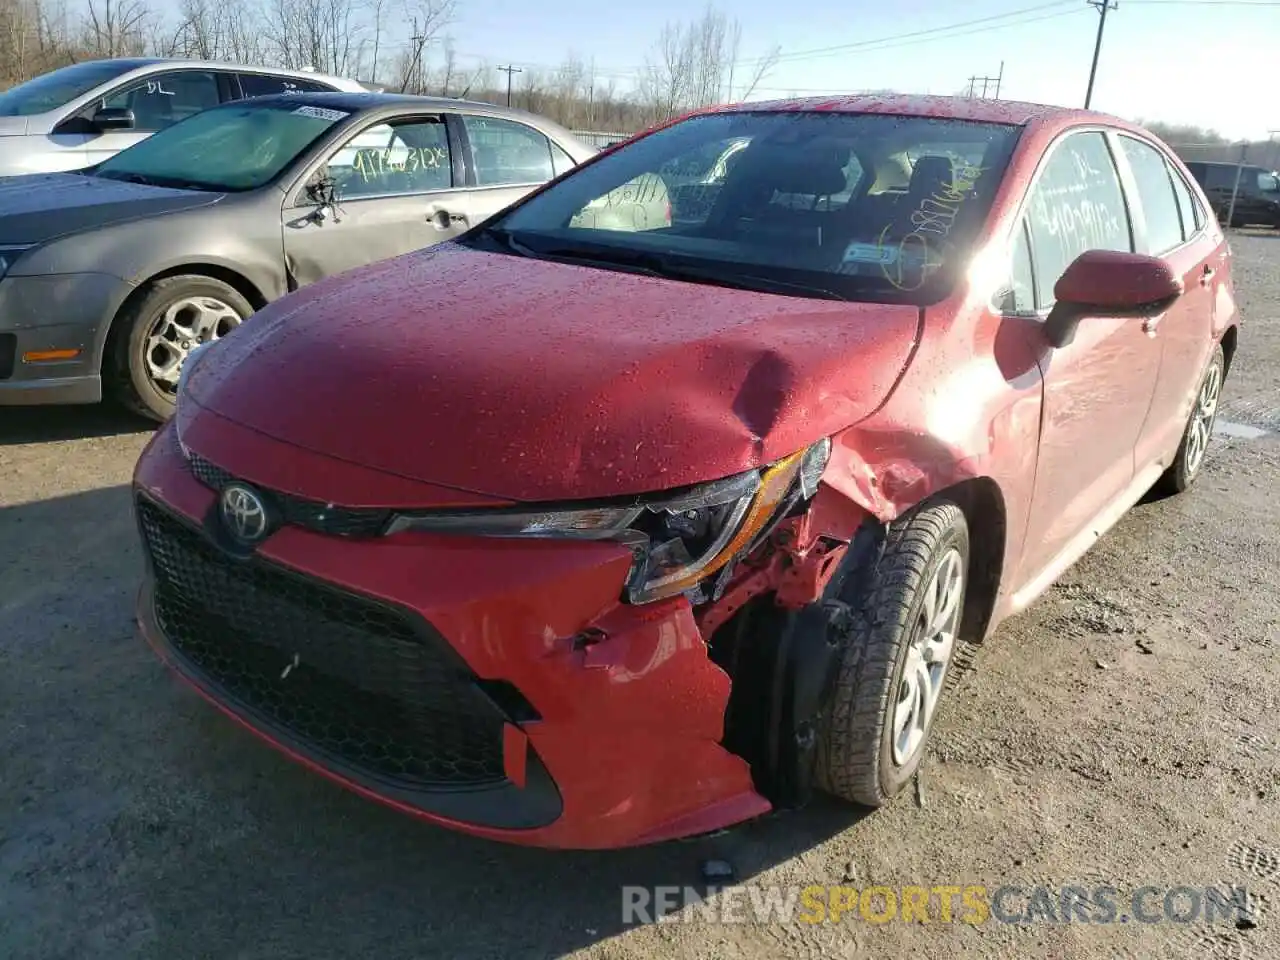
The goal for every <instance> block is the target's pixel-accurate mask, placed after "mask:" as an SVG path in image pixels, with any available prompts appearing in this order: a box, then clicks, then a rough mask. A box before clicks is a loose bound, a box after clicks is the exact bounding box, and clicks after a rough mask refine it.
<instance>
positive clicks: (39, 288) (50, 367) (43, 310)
mask: <svg viewBox="0 0 1280 960" xmlns="http://www.w3.org/2000/svg"><path fill="white" fill-rule="evenodd" d="M132 289H133V288H132V287H131V286H130V285H129V284H128V283H127V282H125V281H124V280H121V279H119V278H118V277H113V276H110V275H109V274H105V273H68V274H57V275H51V276H38V277H23V276H9V277H5V278H4V279H3V281H0V406H10V405H27V404H60V403H97V402H98V401H99V400H101V399H102V376H101V371H102V351H103V346H104V344H105V343H106V337H107V330H108V327H109V326H110V324H111V320H112V318H113V317H114V316H115V314H116V311H117V310H118V309H119V307H120V305H121V304H122V303H123V302H124V300H125V298H126V297H127V296H128V295H129V293H130V291H131V290H132ZM47 352H57V353H59V354H61V355H62V358H60V359H54V360H38V361H35V360H27V359H25V358H27V357H28V356H30V355H31V354H39V353H47Z"/></svg>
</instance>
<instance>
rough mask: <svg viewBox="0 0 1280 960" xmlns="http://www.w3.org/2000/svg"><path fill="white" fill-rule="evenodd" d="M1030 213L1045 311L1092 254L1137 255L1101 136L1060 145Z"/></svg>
mask: <svg viewBox="0 0 1280 960" xmlns="http://www.w3.org/2000/svg"><path fill="white" fill-rule="evenodd" d="M1172 197H1173V194H1172V192H1171V193H1170V199H1171V200H1172ZM1028 211H1029V223H1030V226H1031V243H1032V248H1033V252H1034V256H1035V280H1036V283H1035V286H1036V306H1037V308H1039V309H1041V310H1044V309H1048V308H1049V307H1051V306H1053V303H1054V295H1053V288H1054V285H1055V284H1057V282H1058V278H1059V277H1061V276H1062V274H1063V273H1065V272H1066V269H1067V267H1068V266H1070V264H1071V262H1072V261H1073V260H1075V259H1076V257H1078V256H1080V254H1082V253H1084V252H1085V251H1086V250H1125V251H1129V252H1132V251H1133V239H1132V231H1131V228H1130V224H1129V210H1128V208H1127V207H1126V206H1125V202H1124V193H1123V191H1122V190H1121V189H1120V177H1119V175H1118V174H1117V173H1116V166H1115V162H1114V161H1113V160H1112V158H1111V150H1110V148H1108V146H1107V141H1106V138H1105V137H1104V136H1103V135H1102V134H1101V133H1098V132H1095V131H1089V132H1086V133H1073V134H1071V135H1070V136H1068V137H1067V138H1066V139H1065V140H1063V141H1062V142H1061V143H1059V144H1058V145H1057V147H1056V148H1055V149H1054V151H1053V153H1052V154H1051V155H1050V156H1049V159H1048V160H1047V161H1046V162H1045V165H1044V168H1043V169H1042V171H1041V174H1040V178H1039V179H1038V180H1037V181H1036V185H1035V186H1034V187H1033V188H1032V192H1031V197H1030V203H1029V206H1028Z"/></svg>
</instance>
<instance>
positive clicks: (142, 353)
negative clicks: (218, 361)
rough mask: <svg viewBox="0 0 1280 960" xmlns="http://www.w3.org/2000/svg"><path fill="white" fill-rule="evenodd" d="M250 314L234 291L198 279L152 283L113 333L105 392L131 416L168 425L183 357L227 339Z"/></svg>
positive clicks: (207, 279) (122, 314)
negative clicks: (161, 421)
mask: <svg viewBox="0 0 1280 960" xmlns="http://www.w3.org/2000/svg"><path fill="white" fill-rule="evenodd" d="M251 313H253V307H252V306H251V305H250V304H249V301H248V300H246V299H245V298H244V297H243V296H242V295H241V294H240V292H239V291H237V290H236V289H235V288H234V287H231V286H229V285H228V284H225V283H223V282H222V281H221V280H215V279H213V278H212V277H202V276H194V275H192V276H180V277H166V278H165V279H163V280H157V281H156V282H155V283H153V284H151V285H150V287H148V288H147V290H146V292H145V293H143V294H142V296H141V297H140V298H139V299H137V300H136V301H134V302H133V303H131V304H129V305H127V306H126V307H125V309H124V310H122V311H121V312H120V315H119V316H118V317H117V318H116V325H117V328H116V329H115V330H113V348H114V349H112V351H111V354H110V356H109V361H110V363H111V369H110V371H104V373H107V381H108V387H109V389H110V390H111V392H112V393H113V394H114V395H115V396H116V398H117V399H118V400H119V401H120V402H121V403H123V404H124V405H125V406H126V407H128V408H129V409H131V410H133V411H134V412H135V413H140V414H142V415H143V416H145V417H150V418H151V419H153V420H167V419H168V418H169V417H170V416H171V415H172V413H173V407H174V401H175V399H176V397H177V390H178V377H179V376H180V375H181V373H182V365H183V363H185V362H186V359H187V355H188V354H189V353H191V351H192V350H194V349H195V348H196V347H197V346H199V345H200V344H202V343H208V342H209V341H211V340H217V339H218V338H219V337H223V336H226V335H227V334H228V333H230V332H231V331H232V330H234V329H235V328H236V327H238V326H240V324H241V322H243V320H244V319H245V318H246V317H248V316H249V315H250V314H251Z"/></svg>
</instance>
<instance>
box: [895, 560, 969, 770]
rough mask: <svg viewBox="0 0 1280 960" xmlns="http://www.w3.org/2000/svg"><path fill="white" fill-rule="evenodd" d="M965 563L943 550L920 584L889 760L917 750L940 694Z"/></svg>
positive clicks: (901, 761) (904, 759)
mask: <svg viewBox="0 0 1280 960" xmlns="http://www.w3.org/2000/svg"><path fill="white" fill-rule="evenodd" d="M963 595H964V563H963V561H962V560H961V557H960V551H958V550H956V549H955V548H954V547H952V548H951V549H949V550H947V552H946V553H945V554H944V555H943V557H942V561H941V562H940V563H939V564H938V565H937V566H936V567H935V568H934V571H933V576H932V577H931V578H930V580H929V583H928V584H927V585H926V586H925V588H924V602H923V603H922V604H921V605H920V613H919V616H918V618H917V620H916V625H915V630H914V632H913V634H912V638H911V641H910V645H909V646H908V648H907V659H906V663H904V664H903V667H902V680H901V682H900V683H899V685H898V698H897V701H896V703H895V704H894V707H893V721H892V722H893V729H892V736H893V762H894V763H895V764H897V765H898V766H899V767H903V766H906V765H907V764H908V763H909V762H910V761H911V760H912V759H913V758H914V757H915V755H916V753H917V752H918V751H919V750H920V748H921V746H922V745H923V743H924V740H925V735H926V734H927V733H928V732H929V722H930V721H931V720H932V719H933V713H934V710H935V709H936V708H937V706H938V699H939V698H940V697H941V695H942V687H943V683H944V682H945V680H946V675H947V667H948V666H949V665H950V663H951V655H952V653H953V651H954V650H955V646H956V634H957V632H958V630H959V627H960V613H961V610H960V600H961V597H962V596H963Z"/></svg>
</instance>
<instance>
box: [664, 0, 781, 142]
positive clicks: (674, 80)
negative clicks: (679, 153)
mask: <svg viewBox="0 0 1280 960" xmlns="http://www.w3.org/2000/svg"><path fill="white" fill-rule="evenodd" d="M741 43H742V26H741V24H740V23H739V22H738V21H737V20H733V19H731V18H730V17H729V16H728V15H727V14H725V13H724V12H722V11H720V10H717V9H716V8H715V7H711V6H708V7H707V8H706V9H705V10H704V11H703V12H702V14H701V15H700V16H699V17H698V19H696V20H694V21H692V22H690V23H668V24H666V25H664V26H663V28H662V31H661V32H660V33H659V34H658V40H657V43H656V44H655V45H654V49H653V51H652V53H651V54H650V56H649V58H648V59H647V60H646V62H645V66H644V68H643V70H642V71H641V75H640V81H639V84H638V88H639V90H638V92H639V95H640V99H641V100H642V101H643V102H644V103H645V104H646V105H647V106H648V108H649V110H648V113H649V114H650V119H651V120H664V119H667V118H669V117H671V116H673V115H674V114H676V113H678V112H680V111H681V110H686V109H690V108H692V107H698V106H702V105H703V104H708V103H720V102H723V101H724V100H727V99H730V98H732V97H734V94H735V89H736V88H737V86H738V84H737V83H736V81H737V79H738V72H737V71H738V69H739V56H738V54H739V49H740V47H741ZM779 56H780V51H779V49H778V48H774V49H773V50H772V51H771V52H770V53H769V54H768V55H767V56H764V57H757V58H755V59H753V60H750V61H746V63H747V64H750V67H751V69H750V71H749V72H748V73H747V75H746V81H745V83H743V84H742V93H741V95H740V97H739V99H745V98H746V97H748V96H750V95H751V94H752V93H753V92H754V91H755V89H756V87H757V86H759V84H760V81H761V80H762V79H763V78H764V77H765V76H766V75H767V74H768V72H769V71H770V70H771V69H773V67H774V66H775V65H776V64H777V62H778V57H779ZM744 65H745V64H744Z"/></svg>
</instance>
